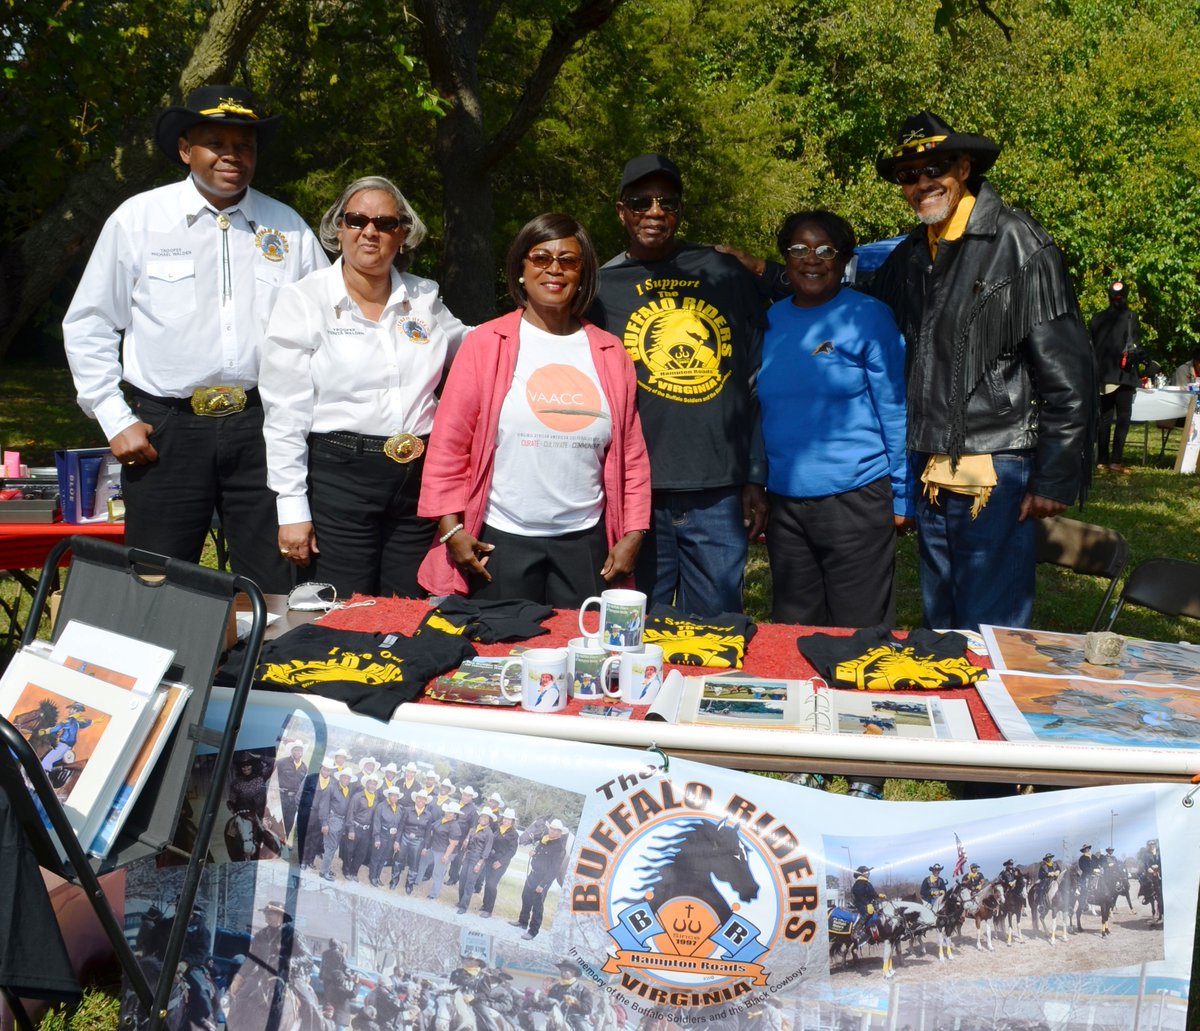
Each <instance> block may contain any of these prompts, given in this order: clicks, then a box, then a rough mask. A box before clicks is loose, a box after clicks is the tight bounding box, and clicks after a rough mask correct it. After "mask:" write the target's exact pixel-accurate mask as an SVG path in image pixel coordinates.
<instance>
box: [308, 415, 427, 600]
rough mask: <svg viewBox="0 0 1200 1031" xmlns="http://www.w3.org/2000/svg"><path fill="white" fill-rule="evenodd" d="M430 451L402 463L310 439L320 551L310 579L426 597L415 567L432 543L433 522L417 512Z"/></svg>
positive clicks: (347, 589) (344, 589) (342, 589)
mask: <svg viewBox="0 0 1200 1031" xmlns="http://www.w3.org/2000/svg"><path fill="white" fill-rule="evenodd" d="M424 464H425V460H424V458H423V457H422V458H418V459H417V460H416V461H415V462H409V463H407V464H406V465H400V464H399V463H397V462H393V461H392V460H391V459H390V458H388V457H387V455H384V454H381V453H378V452H363V453H361V454H359V453H356V452H355V451H353V450H351V449H350V448H344V447H340V446H338V445H335V444H330V443H328V442H326V441H323V440H321V439H320V438H319V437H317V436H316V435H313V436H311V437H310V438H309V449H308V501H309V506H310V508H311V509H312V520H313V528H314V530H315V532H316V535H317V547H318V548H319V549H320V553H319V554H317V555H315V556H314V561H313V563H312V565H311V566H309V568H308V570H307V579H309V580H317V581H323V582H326V583H331V584H333V585H334V587H336V588H337V592H338V597H339V598H349V597H350V595H352V594H372V595H380V596H382V597H389V596H391V595H393V594H395V595H399V596H400V597H402V598H420V597H423V596H424V594H425V592H424V591H423V590H422V589H421V587H420V585H419V584H418V583H417V567H418V566H420V564H421V560H422V559H423V558H424V557H425V553H426V552H427V551H429V548H430V546H431V545H432V544H433V542H434V531H435V529H436V527H435V525H434V523H433V522H432V521H430V520H429V519H422V518H420V517H419V516H418V515H417V499H418V498H419V497H420V494H421V470H422V469H423V468H424Z"/></svg>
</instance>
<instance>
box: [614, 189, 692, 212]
mask: <svg viewBox="0 0 1200 1031" xmlns="http://www.w3.org/2000/svg"><path fill="white" fill-rule="evenodd" d="M656 202H657V204H658V206H659V208H661V209H662V210H663V211H664V212H665V213H666V214H668V215H671V214H674V213H675V212H676V211H678V210H679V198H678V197H676V196H670V197H652V196H646V195H644V194H640V193H639V194H635V195H634V196H632V197H626V198H625V199H624V200H623V201H621V203H622V204H624V205H625V207H627V208H628V209H629V210H630V211H632V212H634V213H635V214H638V215H644V214H645V213H646V212H647V211H649V210H650V209H651V208H652V207H654V205H655V203H656Z"/></svg>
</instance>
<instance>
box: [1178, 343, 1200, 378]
mask: <svg viewBox="0 0 1200 1031" xmlns="http://www.w3.org/2000/svg"><path fill="white" fill-rule="evenodd" d="M1197 381H1200V347H1195V348H1193V349H1192V356H1191V358H1189V359H1188V360H1187V361H1186V362H1184V363H1183V364H1182V365H1180V366H1179V367H1178V368H1177V369H1176V370H1175V372H1174V374H1173V375H1172V376H1171V386H1173V387H1191V386H1195V385H1196V383H1197Z"/></svg>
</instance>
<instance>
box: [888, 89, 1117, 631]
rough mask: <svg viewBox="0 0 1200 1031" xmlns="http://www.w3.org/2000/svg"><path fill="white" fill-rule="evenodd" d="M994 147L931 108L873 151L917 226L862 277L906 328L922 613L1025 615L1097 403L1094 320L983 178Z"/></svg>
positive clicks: (1060, 264)
mask: <svg viewBox="0 0 1200 1031" xmlns="http://www.w3.org/2000/svg"><path fill="white" fill-rule="evenodd" d="M999 154H1000V147H999V146H998V145H997V144H996V143H995V142H994V141H993V140H990V139H988V138H987V137H986V136H978V135H975V134H974V133H959V132H955V131H954V130H953V129H952V128H950V126H949V125H947V124H946V123H945V122H944V121H942V119H940V118H939V117H938V116H937V115H934V114H931V113H930V112H929V111H922V112H921V113H920V114H918V115H914V116H913V117H911V118H909V119H908V120H907V121H906V122H905V123H904V125H903V127H902V128H901V130H900V134H899V136H898V138H897V140H896V145H895V146H894V147H891V148H889V149H888V150H887V151H885V152H884V153H883V154H881V155H880V156H879V158H878V160H877V161H876V163H875V168H876V170H877V171H878V173H879V175H880V176H882V177H883V178H884V179H886V180H888V181H889V182H893V183H897V184H898V185H899V186H900V187H901V188H902V189H903V191H904V196H905V198H906V199H907V201H908V203H909V205H910V206H911V207H912V209H913V211H915V212H916V214H917V217H918V218H919V219H920V220H921V225H919V226H917V227H916V228H915V229H913V230H912V232H910V233H909V234H908V237H907V238H906V239H905V240H904V241H902V242H901V244H900V245H899V247H897V248H896V249H895V251H893V253H892V255H891V257H889V258H888V260H887V261H886V262H885V263H884V265H883V267H882V268H881V269H880V270H879V272H878V274H877V275H876V277H875V279H874V280H873V281H872V283H871V292H872V293H874V294H875V295H876V296H878V297H879V298H881V299H882V300H883V301H885V302H887V303H888V304H889V305H890V306H891V307H892V309H893V311H894V312H895V313H896V320H897V322H899V324H900V328H901V329H902V330H903V332H904V337H905V340H906V342H907V353H906V365H907V373H908V447H909V451H910V452H911V453H912V456H913V458H914V461H915V468H916V469H917V470H919V471H920V474H921V479H922V480H923V481H924V483H925V492H924V495H923V496H922V497H921V498H920V500H919V501H918V506H917V529H918V532H919V534H920V539H919V554H920V573H921V593H922V598H923V601H924V608H925V622H926V625H927V626H931V627H959V628H970V629H978V627H979V624H980V623H995V624H999V625H1001V626H1028V625H1029V619H1030V615H1031V612H1032V608H1033V591H1034V534H1033V522H1032V520H1033V519H1040V518H1043V517H1045V516H1051V515H1055V514H1057V513H1059V512H1061V511H1063V510H1064V509H1065V508H1066V507H1067V506H1068V505H1070V504H1072V503H1074V502H1075V501H1076V499H1078V498H1081V497H1082V495H1083V494H1084V492H1085V491H1086V487H1087V484H1088V482H1089V479H1090V472H1091V454H1090V450H1091V438H1092V432H1091V431H1092V425H1093V418H1094V415H1093V413H1094V407H1095V389H1094V386H1093V378H1094V376H1093V368H1092V357H1091V351H1090V348H1089V346H1088V337H1087V331H1086V329H1085V328H1084V325H1083V321H1082V318H1081V317H1080V314H1079V306H1078V304H1077V303H1076V300H1075V291H1074V289H1073V288H1072V286H1071V281H1070V277H1069V276H1068V273H1067V267H1066V262H1065V261H1064V260H1063V256H1062V255H1061V254H1060V253H1059V251H1058V249H1057V248H1056V247H1055V246H1054V244H1053V242H1052V241H1051V239H1050V237H1049V236H1047V234H1046V232H1045V231H1044V230H1043V229H1042V228H1041V226H1039V225H1038V224H1037V223H1036V222H1034V221H1033V219H1031V218H1030V217H1029V216H1028V215H1026V214H1025V213H1024V212H1023V211H1018V210H1016V209H1015V208H1010V207H1009V206H1008V205H1006V204H1005V203H1004V202H1003V201H1002V200H1001V199H1000V197H999V196H998V195H997V193H996V192H995V190H993V189H992V187H991V186H990V185H989V184H988V183H987V182H986V181H985V180H984V179H983V174H984V173H985V172H986V171H987V170H988V169H989V168H991V167H992V165H993V163H994V162H995V160H996V158H997V157H998V156H999Z"/></svg>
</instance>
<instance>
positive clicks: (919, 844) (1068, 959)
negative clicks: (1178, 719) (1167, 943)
mask: <svg viewBox="0 0 1200 1031" xmlns="http://www.w3.org/2000/svg"><path fill="white" fill-rule="evenodd" d="M1144 795H1145V797H1144V798H1141V797H1139V796H1138V795H1133V796H1130V795H1126V796H1125V797H1123V798H1121V799H1119V800H1117V801H1116V804H1115V805H1113V806H1110V805H1108V804H1107V803H1105V802H1101V801H1095V800H1093V801H1092V802H1091V804H1089V805H1087V806H1080V805H1078V804H1075V805H1066V804H1063V805H1055V804H1049V805H1047V806H1045V807H1044V808H1040V809H1034V810H1032V811H1030V812H1028V813H1027V814H1026V815H1025V816H1024V817H1023V818H1022V820H1021V821H1020V822H1017V821H1015V820H1014V819H1012V818H1011V817H1000V816H993V817H989V818H983V819H979V820H977V821H967V820H959V821H956V822H955V823H954V824H952V825H947V826H946V827H945V829H944V830H937V831H934V832H932V833H931V832H930V831H929V830H928V829H926V830H923V831H921V832H920V833H919V834H913V835H911V836H906V835H903V834H900V835H895V836H889V837H886V838H885V837H879V836H873V837H863V836H855V837H843V836H833V835H826V836H825V839H824V842H825V844H824V848H825V864H826V865H825V874H826V893H827V905H828V914H827V916H828V921H827V926H828V933H829V956H830V966H829V973H830V978H831V980H832V982H833V984H834V986H835V987H836V986H837V985H839V984H845V983H847V982H850V983H853V982H856V981H860V980H862V979H869V978H880V977H882V978H883V979H885V980H892V979H893V978H894V979H896V980H897V981H899V982H904V981H912V982H914V983H921V982H925V981H927V980H928V978H929V977H930V976H933V977H936V978H938V979H941V980H946V979H955V980H958V979H964V980H965V979H970V980H978V979H984V980H988V981H998V980H1000V979H1001V978H1003V979H1005V980H1008V979H1014V978H1024V977H1047V978H1052V977H1053V976H1054V975H1056V974H1062V973H1067V972H1073V973H1079V972H1084V971H1101V970H1105V971H1113V970H1117V969H1120V968H1125V967H1130V966H1136V965H1137V964H1140V963H1143V962H1151V961H1154V960H1159V959H1162V958H1163V956H1164V944H1163V899H1162V871H1161V868H1160V853H1159V833H1158V829H1157V824H1156V819H1155V809H1154V799H1153V796H1152V794H1151V793H1150V792H1145V793H1144ZM1047 797H1053V796H1047ZM1118 807H1119V811H1118ZM1192 904H1193V906H1194V900H1193V903H1192Z"/></svg>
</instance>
